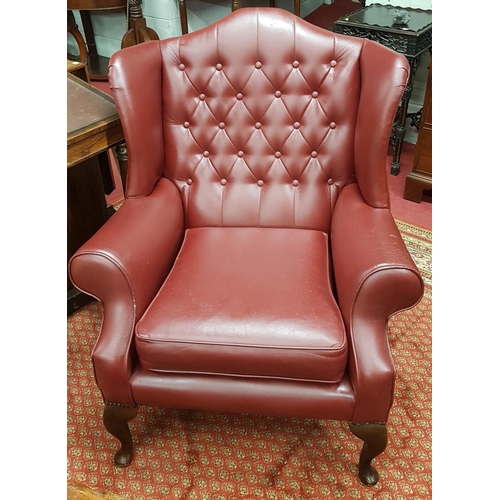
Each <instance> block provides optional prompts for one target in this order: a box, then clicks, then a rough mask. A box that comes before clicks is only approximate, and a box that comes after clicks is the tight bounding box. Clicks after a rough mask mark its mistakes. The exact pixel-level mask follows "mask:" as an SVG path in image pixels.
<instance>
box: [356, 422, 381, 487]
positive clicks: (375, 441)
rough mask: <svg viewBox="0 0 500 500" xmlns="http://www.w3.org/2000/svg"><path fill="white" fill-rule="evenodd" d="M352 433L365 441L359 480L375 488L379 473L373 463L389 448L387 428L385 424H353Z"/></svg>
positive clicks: (360, 458) (360, 459)
mask: <svg viewBox="0 0 500 500" xmlns="http://www.w3.org/2000/svg"><path fill="white" fill-rule="evenodd" d="M349 428H350V429H351V432H352V433H353V434H354V435H355V436H357V437H359V438H360V439H362V440H363V441H364V444H363V449H362V450H361V455H360V457H359V479H360V480H361V482H362V483H363V484H366V485H368V486H373V485H375V484H377V483H378V472H377V471H376V469H375V468H374V467H373V466H372V465H371V461H372V460H373V459H374V458H375V457H376V456H378V455H380V454H381V453H382V452H383V451H384V450H385V448H386V446H387V428H386V426H385V424H383V423H375V424H353V423H351V422H349Z"/></svg>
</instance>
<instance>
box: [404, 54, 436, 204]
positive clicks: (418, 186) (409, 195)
mask: <svg viewBox="0 0 500 500" xmlns="http://www.w3.org/2000/svg"><path fill="white" fill-rule="evenodd" d="M429 189H432V61H431V64H430V67H429V76H428V77H427V87H426V89H425V97H424V106H423V108H422V117H421V119H420V127H419V132H418V138H417V145H416V146H415V156H414V160H413V170H412V171H411V172H410V173H409V174H408V175H407V177H406V184H405V191H404V198H405V199H406V200H411V201H415V202H417V203H420V202H421V201H422V196H423V194H424V191H425V190H429Z"/></svg>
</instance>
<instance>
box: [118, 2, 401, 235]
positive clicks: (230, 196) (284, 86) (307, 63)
mask: <svg viewBox="0 0 500 500" xmlns="http://www.w3.org/2000/svg"><path fill="white" fill-rule="evenodd" d="M367 45H369V49H368V51H367V50H366V46H367ZM370 51H371V55H367V56H366V57H365V59H368V58H373V57H375V59H374V60H372V61H368V60H367V61H366V62H363V57H362V56H363V52H370ZM394 56H396V59H394ZM387 57H388V58H389V63H386V62H384V59H385V58H387ZM380 61H382V62H380ZM394 61H396V62H397V63H398V64H399V68H400V69H403V70H405V69H407V68H406V65H407V63H406V61H405V60H404V58H402V56H399V55H398V54H396V53H393V52H392V51H389V50H388V49H385V48H384V47H382V46H380V45H378V44H375V43H374V42H369V41H367V40H362V39H357V38H351V37H345V36H342V35H336V34H334V33H331V32H329V31H326V30H322V29H319V28H316V27H315V26H312V25H311V24H309V23H307V22H305V21H303V20H301V19H299V18H297V17H295V16H293V15H292V14H289V13H288V12H286V11H284V10H281V9H271V8H247V9H240V10H238V11H236V12H234V13H232V14H230V15H229V16H227V17H226V18H224V19H222V20H221V21H219V22H217V23H215V24H213V25H211V26H208V27H207V28H204V29H202V30H199V31H196V32H193V33H191V34H189V35H185V36H183V37H178V38H172V39H167V40H163V41H160V42H148V43H146V44H141V45H138V46H135V47H132V48H131V49H125V50H123V51H121V52H119V53H118V54H115V56H114V57H113V59H112V61H111V64H110V73H109V78H110V83H111V87H112V88H113V89H114V91H115V100H116V102H117V106H118V110H119V112H120V117H121V119H122V123H123V127H124V132H125V139H126V142H127V145H128V149H129V165H130V166H129V178H128V179H127V182H128V186H127V196H128V197H131V196H144V195H147V194H149V192H151V190H152V188H153V186H154V184H155V182H156V181H157V180H158V179H159V178H160V177H161V176H164V177H166V178H168V179H170V180H171V181H172V182H173V183H175V185H176V186H177V187H178V189H179V191H180V192H181V196H182V200H183V204H184V211H185V218H186V227H201V226H255V227H259V226H262V227H264V226H267V227H298V228H310V229H319V230H322V231H325V232H328V230H329V227H330V220H331V214H332V210H333V208H334V206H335V202H336V199H337V197H338V195H339V192H340V190H341V189H342V188H343V187H344V186H345V185H346V184H348V183H351V182H356V181H358V182H363V183H364V184H366V187H365V189H364V191H363V194H364V195H365V198H366V199H367V202H368V203H370V204H372V205H374V206H387V205H388V202H389V201H388V195H387V186H386V179H385V171H384V169H385V158H386V153H387V144H388V139H389V132H390V124H391V121H392V119H393V117H394V113H395V111H396V107H397V103H398V100H399V98H400V95H401V93H400V91H401V92H402V88H403V87H404V84H405V82H406V78H407V70H406V72H405V71H400V72H399V74H398V75H397V76H396V77H394V76H392V78H390V82H389V83H390V85H389V86H387V83H386V84H385V85H386V88H379V87H380V85H379V80H380V82H385V81H386V80H387V75H389V74H390V72H391V71H392V72H393V73H394V67H395V66H394V64H395V62H394ZM370 65H371V66H373V68H372V69H370V70H369V71H368V69H364V67H365V66H366V67H368V66H370ZM385 66H387V68H385ZM376 67H377V68H378V70H377V71H378V72H379V73H380V72H382V73H384V72H385V73H387V75H386V76H384V75H382V76H380V74H378V75H377V73H376V70H375V68H376ZM370 72H373V74H372V75H371V79H370V74H369V73H370ZM363 73H365V74H363ZM384 78H385V80H384ZM370 80H371V81H370ZM370 86H375V88H376V90H375V91H373V90H370V89H369V87H370ZM363 87H365V90H363ZM399 87H401V88H400V89H398V88H399ZM395 89H396V90H395ZM377 93H380V94H381V95H380V96H378V97H377V95H378V94H377ZM364 94H366V95H364ZM370 95H371V97H370ZM373 97H375V101H377V102H372V101H373V99H372V98H373ZM370 105H371V106H373V109H372V111H370V112H367V113H361V111H360V109H361V106H370ZM360 114H361V115H362V116H360ZM370 122H371V123H370ZM370 128H371V129H372V130H370ZM361 129H363V130H361ZM381 141H382V142H381ZM370 152H371V153H372V154H373V155H375V156H377V158H376V159H374V158H372V157H371V154H370ZM357 157H359V158H360V161H361V159H362V160H363V165H362V166H357V165H356V161H357ZM366 169H367V170H368V172H367V173H365V172H363V171H364V170H366ZM362 170H363V171H362Z"/></svg>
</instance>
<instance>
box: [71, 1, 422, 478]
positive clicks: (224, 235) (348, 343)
mask: <svg viewBox="0 0 500 500" xmlns="http://www.w3.org/2000/svg"><path fill="white" fill-rule="evenodd" d="M407 78H408V63H407V61H406V59H405V58H404V57H403V56H402V55H400V54H397V53H396V52H393V51H391V50H389V49H388V48H386V47H383V46H382V45H379V44H377V43H375V42H372V41H369V40H365V39H360V38H351V37H346V36H342V35H338V34H334V33H331V32H329V31H326V30H322V29H319V28H316V27H315V26H312V25H310V24H309V23H307V22H305V21H303V20H301V19H299V18H297V17H295V16H293V15H292V14H289V13H288V12H286V11H284V10H281V9H272V8H245V9H240V10H238V11H236V12H234V13H232V14H230V15H228V16H227V17H225V18H224V19H222V20H221V21H219V22H217V23H215V24H213V25H211V26H208V27H206V28H204V29H202V30H199V31H197V32H194V33H191V34H189V35H185V36H182V37H178V38H171V39H167V40H162V41H153V42H147V43H144V44H141V45H137V46H134V47H131V48H128V49H124V50H121V51H119V52H118V53H116V54H115V55H114V56H113V57H112V59H111V61H110V67H109V81H110V86H111V88H112V91H113V94H114V98H115V100H116V105H117V107H118V111H119V114H120V118H121V120H122V124H123V130H124V134H125V140H126V142H127V146H128V152H129V170H128V178H127V188H126V196H125V201H124V203H123V205H122V207H121V208H120V209H119V210H118V211H117V212H116V213H115V214H114V215H113V216H112V217H111V219H110V220H109V221H108V222H107V223H106V224H105V225H104V226H103V227H102V228H101V230H99V232H98V233H97V234H95V235H94V237H92V239H91V240H90V241H88V242H87V243H86V244H85V245H83V247H82V248H81V249H80V250H79V251H78V252H77V253H76V254H75V256H74V257H73V258H72V259H71V261H70V275H71V278H72V280H73V282H74V284H75V285H76V286H77V287H78V288H79V289H81V290H82V291H84V292H86V293H88V294H90V295H92V296H94V297H96V298H98V299H99V300H100V301H102V304H103V308H104V309H103V310H104V318H103V324H102V331H101V334H100V336H99V339H98V341H97V343H96V345H95V348H94V351H93V363H94V368H95V377H96V381H97V384H98V386H99V388H100V390H101V391H102V394H103V397H104V401H105V403H106V407H105V410H104V424H105V426H106V429H107V430H108V431H109V432H110V433H111V434H112V435H114V436H115V437H116V438H118V439H119V440H120V442H121V448H120V450H119V451H118V452H117V454H116V456H115V459H114V460H115V463H116V464H117V465H121V466H127V465H129V464H130V462H131V460H132V458H133V446H132V438H131V434H130V430H129V428H128V424H127V422H128V421H130V420H131V419H132V418H133V417H134V416H135V415H136V413H137V411H138V407H139V405H147V406H158V407H171V408H184V409H196V410H206V411H223V412H248V413H260V414H267V415H280V416H293V417H307V418H321V419H336V420H345V421H348V422H349V425H350V428H351V430H352V432H353V433H354V434H355V435H356V436H358V437H360V438H361V439H362V440H363V441H364V446H363V449H362V451H361V457H360V464H359V476H360V479H361V481H363V483H365V484H375V483H376V482H377V480H378V474H377V472H376V470H375V469H374V468H373V466H372V465H371V461H372V459H373V458H374V457H375V456H377V455H378V454H380V453H382V452H383V451H384V449H385V447H386V444H387V431H386V426H385V423H386V421H387V418H388V414H389V410H390V408H391V405H392V401H393V389H394V378H395V370H394V364H393V361H392V358H391V353H390V349H389V345H388V339H387V321H388V318H389V317H390V316H391V315H393V314H394V313H396V312H398V311H401V310H404V309H407V308H410V307H412V306H414V305H415V304H416V303H417V302H418V301H419V300H420V298H421V295H422V292H423V284H422V281H421V277H420V275H419V272H418V270H417V269H416V267H415V264H414V262H413V261H412V259H411V257H410V255H409V254H408V251H407V249H406V247H405V245H404V242H403V240H402V238H401V236H400V234H399V232H398V229H397V227H396V225H395V223H394V220H393V218H392V216H391V212H390V209H389V194H388V190H387V181H386V157H387V147H388V143H389V137H390V131H391V125H392V123H393V119H394V116H395V113H396V110H397V107H398V103H399V101H400V98H401V95H402V92H403V90H404V88H405V84H406V82H407Z"/></svg>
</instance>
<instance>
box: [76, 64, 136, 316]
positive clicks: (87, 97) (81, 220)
mask: <svg viewBox="0 0 500 500" xmlns="http://www.w3.org/2000/svg"><path fill="white" fill-rule="evenodd" d="M67 80H68V90H67V99H68V103H67V106H68V107H67V148H68V151H67V231H68V235H67V260H68V261H69V259H70V258H71V256H72V255H73V254H74V253H75V252H76V250H78V248H80V246H81V245H82V244H83V243H85V241H87V240H88V239H89V238H90V237H91V236H92V235H93V234H94V233H95V232H96V231H97V230H98V229H99V228H100V227H101V226H102V225H103V224H104V223H105V222H106V221H107V220H108V218H109V217H110V214H112V213H113V209H112V208H111V210H108V207H107V204H106V198H105V189H104V184H103V179H102V176H101V166H100V164H99V159H98V157H99V155H101V153H103V152H106V151H107V150H108V149H109V148H111V147H118V148H120V155H121V158H120V156H119V160H120V159H121V161H120V162H119V163H120V170H121V175H122V180H123V179H125V176H126V155H124V154H123V153H124V141H123V131H122V127H121V123H120V119H119V117H118V113H117V111H116V107H115V104H114V102H113V99H112V98H111V97H110V96H108V95H107V94H104V93H103V92H100V91H99V90H97V89H95V88H94V87H92V86H91V85H89V84H88V83H86V82H85V81H83V80H81V79H80V78H78V77H76V76H75V75H72V74H68V75H67ZM67 291H68V314H69V313H71V312H73V311H75V310H76V309H78V308H79V307H81V306H82V305H84V304H86V303H88V302H90V301H91V300H93V299H92V298H91V297H89V296H87V295H85V294H83V293H81V292H79V291H78V290H76V289H75V288H74V287H73V285H72V283H71V282H70V280H69V278H68V290H67Z"/></svg>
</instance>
